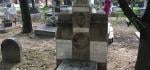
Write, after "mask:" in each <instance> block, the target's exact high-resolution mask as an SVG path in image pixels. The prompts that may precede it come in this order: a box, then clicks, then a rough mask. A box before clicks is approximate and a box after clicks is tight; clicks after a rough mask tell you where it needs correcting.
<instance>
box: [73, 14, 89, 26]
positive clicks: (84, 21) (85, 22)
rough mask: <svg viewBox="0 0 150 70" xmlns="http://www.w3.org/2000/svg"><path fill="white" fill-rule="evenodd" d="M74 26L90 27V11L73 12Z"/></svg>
mask: <svg viewBox="0 0 150 70" xmlns="http://www.w3.org/2000/svg"><path fill="white" fill-rule="evenodd" d="M72 18H73V22H72V23H73V27H74V28H78V27H80V28H89V25H90V13H89V12H74V13H73V17H72Z"/></svg>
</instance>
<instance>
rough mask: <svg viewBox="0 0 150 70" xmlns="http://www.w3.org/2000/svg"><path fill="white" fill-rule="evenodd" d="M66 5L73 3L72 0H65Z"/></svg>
mask: <svg viewBox="0 0 150 70" xmlns="http://www.w3.org/2000/svg"><path fill="white" fill-rule="evenodd" d="M64 5H72V2H71V0H64Z"/></svg>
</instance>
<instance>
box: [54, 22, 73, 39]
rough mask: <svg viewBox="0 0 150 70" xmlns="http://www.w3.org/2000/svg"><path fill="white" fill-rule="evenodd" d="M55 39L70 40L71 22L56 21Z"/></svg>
mask: <svg viewBox="0 0 150 70" xmlns="http://www.w3.org/2000/svg"><path fill="white" fill-rule="evenodd" d="M57 27H58V28H57V34H56V38H57V39H64V40H71V39H72V33H73V30H72V27H73V26H72V24H71V23H70V24H64V23H58V25H57Z"/></svg>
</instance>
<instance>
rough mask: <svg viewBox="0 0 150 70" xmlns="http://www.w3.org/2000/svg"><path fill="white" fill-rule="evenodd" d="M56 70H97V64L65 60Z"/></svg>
mask: <svg viewBox="0 0 150 70" xmlns="http://www.w3.org/2000/svg"><path fill="white" fill-rule="evenodd" d="M56 70H97V63H96V62H83V61H71V60H64V61H63V62H62V63H61V64H60V65H59V66H58V68H57V69H56Z"/></svg>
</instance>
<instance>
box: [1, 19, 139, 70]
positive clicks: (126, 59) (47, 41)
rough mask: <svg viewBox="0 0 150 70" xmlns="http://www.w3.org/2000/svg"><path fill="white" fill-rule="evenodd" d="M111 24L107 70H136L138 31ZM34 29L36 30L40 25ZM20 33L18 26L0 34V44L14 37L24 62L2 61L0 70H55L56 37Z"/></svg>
mask: <svg viewBox="0 0 150 70" xmlns="http://www.w3.org/2000/svg"><path fill="white" fill-rule="evenodd" d="M116 20H117V21H116ZM109 21H110V22H111V23H112V24H113V27H114V35H115V38H114V43H113V44H111V45H109V46H108V70H134V66H135V62H136V57H137V50H138V39H137V37H136V36H135V34H134V31H136V30H135V28H134V27H132V26H131V27H127V25H126V24H125V22H124V19H111V20H109ZM33 26H34V28H35V26H37V23H36V24H35V23H34V25H33ZM20 32H21V25H20V24H19V25H17V27H16V28H15V29H13V30H10V31H9V32H8V33H1V34H0V43H1V42H2V40H4V39H6V38H10V37H14V38H17V39H18V40H19V41H20V42H21V44H22V48H23V50H22V52H23V54H22V56H23V58H22V62H21V63H19V64H6V63H2V62H1V63H0V70H10V69H12V70H53V69H54V68H55V63H56V61H55V59H56V49H55V48H56V43H55V38H44V37H37V36H35V35H34V34H32V33H31V34H21V33H20ZM0 55H1V53H0ZM0 61H1V56H0Z"/></svg>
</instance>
